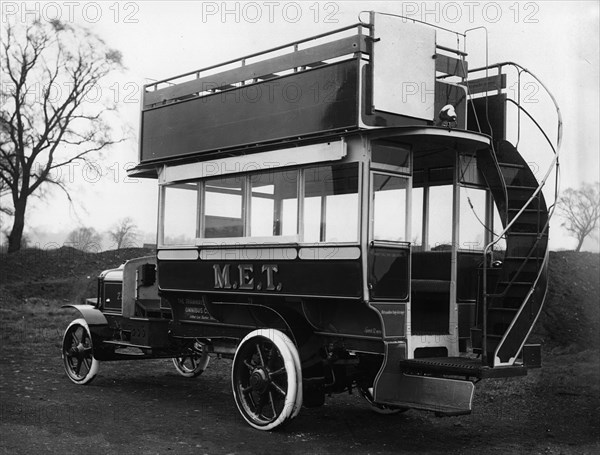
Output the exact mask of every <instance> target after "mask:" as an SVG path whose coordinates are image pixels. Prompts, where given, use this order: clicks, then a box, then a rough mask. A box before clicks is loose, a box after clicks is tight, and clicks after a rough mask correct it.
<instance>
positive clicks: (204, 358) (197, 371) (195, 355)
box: [173, 342, 210, 378]
mask: <svg viewBox="0 0 600 455" xmlns="http://www.w3.org/2000/svg"><path fill="white" fill-rule="evenodd" d="M209 361H210V357H209V356H208V351H207V349H206V348H205V346H204V345H203V344H202V343H199V342H195V343H194V347H193V349H190V352H189V353H186V354H184V355H182V356H181V357H173V365H175V369H176V370H177V372H178V373H179V374H180V375H181V376H183V377H185V378H195V377H197V376H200V375H201V374H202V373H204V370H206V367H207V366H208V362H209Z"/></svg>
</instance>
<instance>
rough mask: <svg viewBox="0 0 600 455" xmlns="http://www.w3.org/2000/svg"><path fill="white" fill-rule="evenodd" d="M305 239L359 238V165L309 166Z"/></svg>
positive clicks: (305, 189)
mask: <svg viewBox="0 0 600 455" xmlns="http://www.w3.org/2000/svg"><path fill="white" fill-rule="evenodd" d="M304 192H305V193H304V198H305V199H304V241H305V242H355V241H358V219H359V216H358V214H359V207H358V199H359V198H358V165H357V164H351V165H346V166H344V165H337V166H320V167H317V168H312V169H306V171H305V186H304Z"/></svg>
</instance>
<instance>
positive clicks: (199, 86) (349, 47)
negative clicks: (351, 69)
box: [142, 23, 371, 109]
mask: <svg viewBox="0 0 600 455" xmlns="http://www.w3.org/2000/svg"><path fill="white" fill-rule="evenodd" d="M370 28H371V25H369V24H362V23H359V24H352V25H348V26H346V27H342V28H339V29H336V30H333V31H331V32H326V33H321V34H319V35H315V36H311V37H309V38H305V39H301V40H298V41H293V42H291V43H287V44H283V45H281V46H277V47H273V48H271V49H267V50H265V51H261V52H255V53H253V54H249V55H245V56H243V57H239V58H236V59H233V60H229V61H226V62H223V63H219V64H216V65H211V66H208V67H205V68H202V69H199V70H194V71H189V72H187V73H183V74H179V75H177V76H173V77H170V78H167V79H162V80H159V81H156V82H152V83H151V84H147V85H145V86H144V93H143V103H142V104H143V108H144V109H146V108H151V107H154V106H157V105H162V104H165V103H167V102H170V101H178V100H184V99H189V98H191V97H201V96H203V95H210V94H214V93H215V92H220V91H224V90H231V89H234V88H238V87H241V86H244V85H248V84H252V83H256V82H260V81H263V80H268V79H273V78H275V77H279V76H284V75H287V74H290V73H292V72H298V71H302V70H306V69H311V68H315V67H318V66H322V65H325V64H327V63H332V61H334V60H335V59H340V58H343V57H345V56H348V55H352V54H355V53H357V52H361V53H365V54H366V53H367V43H366V39H367V38H368V36H369V34H368V33H366V34H365V30H368V29H370ZM307 45H308V46H307ZM304 46H306V47H304Z"/></svg>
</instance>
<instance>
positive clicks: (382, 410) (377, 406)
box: [359, 387, 408, 415]
mask: <svg viewBox="0 0 600 455" xmlns="http://www.w3.org/2000/svg"><path fill="white" fill-rule="evenodd" d="M359 390H360V394H361V395H362V396H363V398H364V399H365V400H366V401H367V403H369V405H370V406H371V410H372V411H373V412H376V413H377V414H382V415H392V414H399V413H401V412H406V411H408V408H395V407H393V406H388V405H385V404H381V403H375V401H374V400H373V388H372V387H360V388H359Z"/></svg>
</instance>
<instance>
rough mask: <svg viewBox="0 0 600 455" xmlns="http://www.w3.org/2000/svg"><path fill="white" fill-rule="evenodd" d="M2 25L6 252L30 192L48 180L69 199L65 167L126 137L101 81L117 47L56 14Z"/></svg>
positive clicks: (1, 170) (19, 230)
mask: <svg viewBox="0 0 600 455" xmlns="http://www.w3.org/2000/svg"><path fill="white" fill-rule="evenodd" d="M2 28H3V31H2V44H1V49H0V60H1V61H2V63H1V71H2V81H3V82H2V86H1V88H0V90H1V92H0V95H1V97H2V99H1V103H0V104H1V107H0V198H2V199H1V200H2V203H1V205H0V210H1V211H2V213H3V214H5V215H9V216H11V217H12V218H13V224H12V228H11V230H10V234H9V236H8V251H9V252H14V251H17V250H18V249H19V248H20V245H21V238H22V236H23V228H24V227H25V214H26V210H27V203H28V199H29V197H30V196H31V195H34V194H35V195H37V196H40V195H42V194H43V191H44V189H45V188H46V186H47V185H46V184H52V185H55V186H58V187H59V188H60V189H62V190H63V191H64V192H65V193H66V194H67V197H68V198H69V201H71V198H70V196H69V193H68V191H67V188H66V186H65V181H66V179H65V178H64V177H62V176H61V174H62V172H61V170H62V169H64V166H70V165H72V164H74V163H76V162H82V161H83V162H88V160H89V154H90V153H92V152H96V151H100V150H102V149H104V148H106V147H107V146H110V145H111V144H114V143H116V142H120V141H121V140H124V139H123V138H121V139H115V138H114V137H115V135H114V133H113V131H112V129H111V126H110V123H111V122H110V117H108V116H109V115H110V113H111V112H114V111H115V108H116V104H115V101H114V99H111V97H110V96H103V95H102V89H101V86H100V85H99V81H101V80H102V79H103V78H105V76H107V75H108V74H109V73H111V72H112V71H113V70H116V69H120V68H122V65H121V54H120V52H118V51H115V50H113V49H110V48H109V47H108V46H106V44H105V43H104V42H103V41H102V40H101V39H100V38H99V37H98V36H96V35H94V34H92V33H91V32H89V31H88V30H86V29H83V28H79V27H74V26H71V25H67V24H64V23H62V22H60V21H58V20H54V21H50V22H43V23H42V22H40V21H35V22H33V23H30V24H23V25H15V24H10V23H8V24H3V27H2ZM99 93H100V94H99ZM106 95H108V94H106ZM113 98H114V97H113ZM6 201H10V202H11V204H10V205H9V204H7V203H6Z"/></svg>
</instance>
